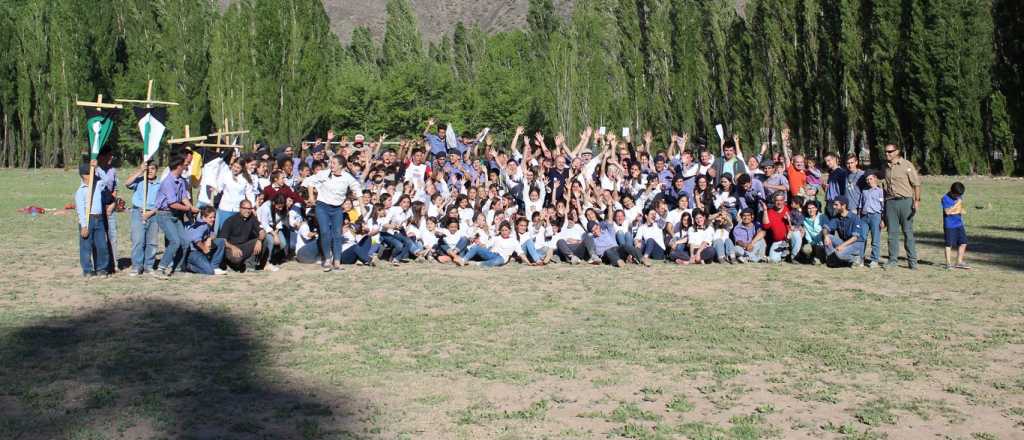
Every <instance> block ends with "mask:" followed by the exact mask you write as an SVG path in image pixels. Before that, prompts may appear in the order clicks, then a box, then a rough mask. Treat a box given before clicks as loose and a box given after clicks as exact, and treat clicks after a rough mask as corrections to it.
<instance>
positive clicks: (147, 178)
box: [126, 161, 160, 276]
mask: <svg viewBox="0 0 1024 440" xmlns="http://www.w3.org/2000/svg"><path fill="white" fill-rule="evenodd" d="M156 171H157V170H156V164H155V163H153V161H149V162H144V163H143V164H142V165H141V166H139V170H138V171H136V172H135V173H134V174H132V175H131V176H129V177H128V185H126V187H127V188H128V189H130V190H132V191H133V193H132V202H131V203H132V208H131V226H132V229H131V240H132V253H131V256H132V267H131V270H130V271H129V272H128V275H130V276H135V275H138V274H140V273H143V272H151V271H152V270H153V268H154V267H155V266H156V247H157V240H156V237H157V233H158V230H159V226H157V224H156V220H155V219H153V216H154V215H156V195H157V191H159V189H160V180H159V179H158V178H157V175H156ZM146 185H148V186H149V188H148V190H147V189H146V188H144V187H145V186H146ZM143 212H145V214H143Z"/></svg>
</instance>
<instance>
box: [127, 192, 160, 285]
mask: <svg viewBox="0 0 1024 440" xmlns="http://www.w3.org/2000/svg"><path fill="white" fill-rule="evenodd" d="M131 216H132V231H131V238H132V272H135V273H138V272H143V271H151V270H153V266H154V265H156V236H157V230H158V229H159V228H160V227H159V226H157V224H156V218H155V217H150V218H149V220H145V221H143V220H142V210H141V209H139V208H132V213H131Z"/></svg>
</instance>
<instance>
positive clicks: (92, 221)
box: [75, 163, 113, 277]
mask: <svg viewBox="0 0 1024 440" xmlns="http://www.w3.org/2000/svg"><path fill="white" fill-rule="evenodd" d="M90 170H91V166H90V165H89V164H88V163H83V164H81V165H79V167H78V175H79V176H80V177H81V180H82V182H81V184H80V185H79V186H78V190H77V191H75V211H76V212H77V213H78V230H79V231H78V256H79V263H80V264H81V265H82V276H84V277H92V276H107V275H109V274H110V271H111V269H112V268H111V265H110V253H109V249H110V247H109V243H108V242H107V210H106V206H107V205H109V204H111V203H113V196H112V195H111V194H110V191H109V190H108V187H107V186H106V185H100V184H96V183H94V184H93V188H92V191H91V192H92V195H91V197H92V206H91V207H90V209H89V211H88V212H86V208H87V206H86V205H88V204H89V198H90V194H89V193H90V191H89V171H90Z"/></svg>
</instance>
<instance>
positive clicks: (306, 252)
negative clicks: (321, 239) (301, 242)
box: [295, 242, 320, 264]
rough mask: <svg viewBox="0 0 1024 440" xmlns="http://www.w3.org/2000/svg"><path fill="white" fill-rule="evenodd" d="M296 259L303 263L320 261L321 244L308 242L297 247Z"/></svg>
mask: <svg viewBox="0 0 1024 440" xmlns="http://www.w3.org/2000/svg"><path fill="white" fill-rule="evenodd" d="M295 261H297V262H299V263H301V264H312V263H319V262H320V245H319V244H317V243H315V242H309V243H306V245H305V246H302V247H300V248H298V249H295Z"/></svg>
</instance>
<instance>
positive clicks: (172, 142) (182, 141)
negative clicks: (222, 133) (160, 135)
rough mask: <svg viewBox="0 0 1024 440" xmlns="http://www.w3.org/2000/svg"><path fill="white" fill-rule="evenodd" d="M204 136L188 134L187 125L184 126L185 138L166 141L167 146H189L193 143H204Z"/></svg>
mask: <svg viewBox="0 0 1024 440" xmlns="http://www.w3.org/2000/svg"><path fill="white" fill-rule="evenodd" d="M205 140H206V136H192V135H191V133H190V132H189V127H188V125H186V126H185V137H182V138H177V139H168V140H167V145H178V144H191V143H193V142H199V141H205Z"/></svg>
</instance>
